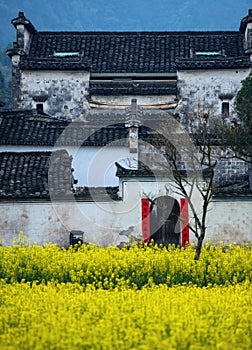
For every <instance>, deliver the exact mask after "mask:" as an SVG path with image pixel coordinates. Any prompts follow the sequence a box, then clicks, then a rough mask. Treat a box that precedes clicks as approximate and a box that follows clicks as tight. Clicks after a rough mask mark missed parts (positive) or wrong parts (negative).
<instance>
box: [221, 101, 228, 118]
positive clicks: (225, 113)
mask: <svg viewBox="0 0 252 350" xmlns="http://www.w3.org/2000/svg"><path fill="white" fill-rule="evenodd" d="M221 114H222V116H223V117H224V118H227V117H229V102H222V104H221Z"/></svg>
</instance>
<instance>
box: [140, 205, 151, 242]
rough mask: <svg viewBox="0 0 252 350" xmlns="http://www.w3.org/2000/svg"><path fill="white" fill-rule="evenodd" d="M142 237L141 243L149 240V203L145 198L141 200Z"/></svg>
mask: <svg viewBox="0 0 252 350" xmlns="http://www.w3.org/2000/svg"><path fill="white" fill-rule="evenodd" d="M142 235H143V241H144V242H148V241H149V239H150V202H149V200H148V199H147V198H142Z"/></svg>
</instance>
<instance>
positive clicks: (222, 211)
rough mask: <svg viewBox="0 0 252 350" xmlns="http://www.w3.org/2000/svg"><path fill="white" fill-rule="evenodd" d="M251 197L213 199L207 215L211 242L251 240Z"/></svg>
mask: <svg viewBox="0 0 252 350" xmlns="http://www.w3.org/2000/svg"><path fill="white" fill-rule="evenodd" d="M251 212H252V199H242V198H233V199H229V200H227V199H225V200H218V201H213V202H212V203H211V208H210V210H209V212H208V217H207V230H208V231H207V232H208V237H209V238H210V240H211V242H220V241H223V242H226V243H232V242H237V243H242V242H252V216H251Z"/></svg>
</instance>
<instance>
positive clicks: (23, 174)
mask: <svg viewBox="0 0 252 350" xmlns="http://www.w3.org/2000/svg"><path fill="white" fill-rule="evenodd" d="M52 155H53V158H52ZM52 159H53V162H54V164H53V166H52V167H50V169H51V170H50V176H51V180H50V184H48V170H49V166H50V161H51V160H52ZM70 179H71V157H69V155H68V153H67V151H65V150H61V151H55V152H53V153H52V152H18V153H17V152H0V198H1V199H11V198H20V199H32V198H48V197H49V190H52V191H54V194H56V195H67V194H70V193H71V192H72V190H71V185H72V184H71V181H70ZM50 187H51V189H50Z"/></svg>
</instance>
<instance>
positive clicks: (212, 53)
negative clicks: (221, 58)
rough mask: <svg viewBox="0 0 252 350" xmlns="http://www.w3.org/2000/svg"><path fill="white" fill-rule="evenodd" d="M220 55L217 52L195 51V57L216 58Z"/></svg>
mask: <svg viewBox="0 0 252 350" xmlns="http://www.w3.org/2000/svg"><path fill="white" fill-rule="evenodd" d="M220 54H221V53H220V52H219V51H196V52H195V55H196V56H216V55H220Z"/></svg>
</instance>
